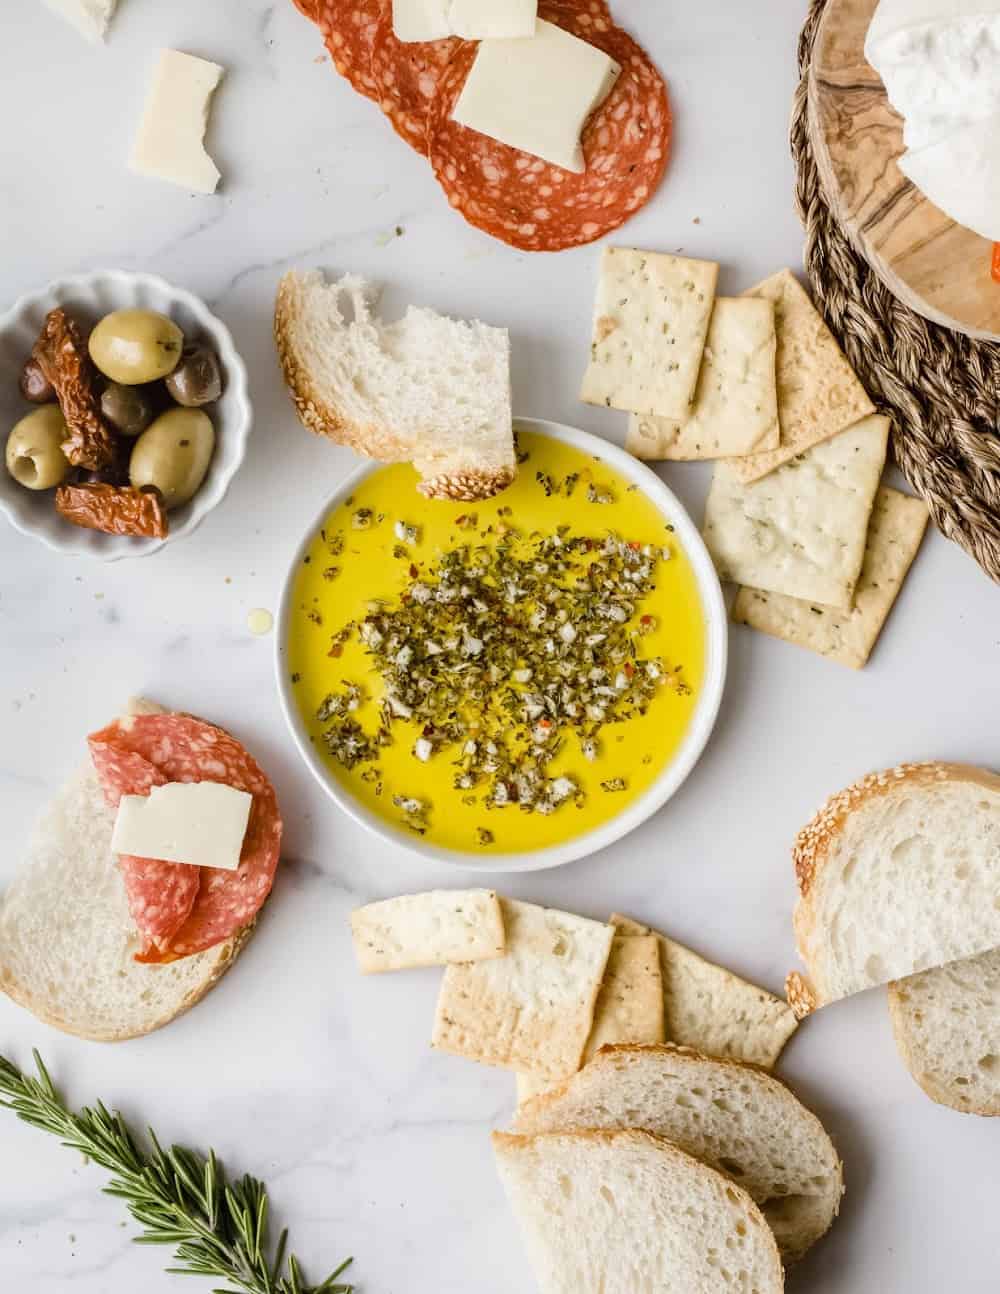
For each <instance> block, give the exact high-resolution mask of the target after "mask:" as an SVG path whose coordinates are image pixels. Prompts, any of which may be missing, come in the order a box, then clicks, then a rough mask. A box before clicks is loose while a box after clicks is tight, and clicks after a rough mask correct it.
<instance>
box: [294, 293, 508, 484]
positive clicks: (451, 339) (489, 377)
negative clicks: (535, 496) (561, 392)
mask: <svg viewBox="0 0 1000 1294" xmlns="http://www.w3.org/2000/svg"><path fill="white" fill-rule="evenodd" d="M376 295H377V294H376V292H375V290H374V289H373V288H372V286H371V285H370V284H368V283H366V282H365V280H364V279H361V278H358V277H357V276H356V275H353V274H348V275H345V276H344V277H343V278H341V279H339V280H338V281H337V282H335V283H327V282H326V281H325V279H324V277H323V275H322V274H321V273H320V272H319V271H317V270H313V271H311V272H309V273H306V274H300V273H297V272H296V271H294V270H293V271H291V272H290V273H288V274H286V275H285V276H284V278H283V279H282V280H281V283H280V285H279V287H278V297H277V302H276V304H275V312H274V337H275V342H276V344H277V348H278V359H279V361H280V363H281V369H282V372H283V374H284V378H285V383H286V385H287V386H288V390H289V392H290V394H291V397H292V400H293V401H294V403H295V407H296V409H297V411H298V414H299V418H300V419H301V421H302V423H303V424H304V425H305V426H306V427H307V428H308V429H309V430H310V431H314V432H316V433H317V435H320V436H328V437H329V438H330V439H331V440H335V441H336V442H337V444H338V445H349V446H350V447H351V448H352V449H354V450H356V451H357V453H359V454H364V455H365V456H366V457H368V458H379V459H383V460H384V461H385V462H388V463H407V462H412V463H413V465H414V467H415V468H416V469H417V471H418V472H419V473H420V475H421V477H422V478H423V479H422V481H421V483H420V485H419V486H418V489H419V490H420V492H421V493H422V494H425V495H426V496H427V497H428V498H431V499H467V500H475V499H488V498H491V497H492V496H493V495H494V494H499V492H500V491H501V490H503V489H506V487H507V486H508V485H510V483H511V481H513V479H514V475H515V472H516V470H517V466H516V459H515V453H514V433H513V423H512V419H511V397H510V340H509V337H508V335H507V330H506V329H505V328H491V327H489V326H488V325H486V324H483V323H479V322H478V321H476V322H473V323H467V322H465V321H463V320H459V319H449V318H447V317H446V316H444V315H439V314H435V312H434V311H433V310H426V309H422V308H419V307H415V306H410V308H409V309H408V310H407V312H406V314H405V315H404V316H403V318H402V319H399V320H397V321H396V322H395V323H391V324H386V323H384V322H383V321H382V320H381V319H380V318H379V317H378V315H377V314H375V313H374V306H375V298H376Z"/></svg>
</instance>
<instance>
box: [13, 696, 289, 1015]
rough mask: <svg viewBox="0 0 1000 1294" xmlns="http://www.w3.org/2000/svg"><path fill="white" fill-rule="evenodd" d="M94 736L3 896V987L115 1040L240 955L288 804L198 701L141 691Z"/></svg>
mask: <svg viewBox="0 0 1000 1294" xmlns="http://www.w3.org/2000/svg"><path fill="white" fill-rule="evenodd" d="M88 747H89V758H88V759H87V761H86V762H85V764H84V766H83V767H82V768H81V769H80V770H79V771H78V772H77V774H76V775H75V776H74V777H72V778H71V779H70V781H69V782H68V783H67V784H66V785H65V786H64V787H63V788H62V790H61V791H59V793H58V794H57V795H56V797H55V800H54V801H53V802H52V804H51V805H50V806H49V809H48V812H47V813H46V814H45V816H44V817H43V819H42V821H41V822H40V823H39V824H38V827H37V828H36V831H35V835H34V838H33V840H32V843H31V846H30V848H29V854H28V858H27V861H26V863H25V865H24V867H23V868H22V870H21V872H20V873H19V875H18V876H17V878H16V879H15V880H14V882H13V883H12V884H11V886H10V888H9V889H8V890H7V892H6V893H5V894H4V895H3V898H2V902H0V989H3V990H4V992H6V993H7V994H8V995H9V996H10V997H12V998H13V999H14V1000H15V1001H17V1002H19V1003H21V1005H23V1006H26V1007H27V1008H28V1009H29V1010H30V1011H32V1012H34V1014H35V1015H37V1016H38V1017H39V1018H40V1019H42V1020H44V1021H45V1022H46V1023H48V1024H51V1025H53V1026H55V1027H56V1028H57V1029H62V1030H63V1031H64V1032H66V1033H72V1034H76V1035H78V1036H80V1037H84V1038H91V1039H94V1040H95V1041H117V1040H120V1039H125V1038H134V1037H138V1036H140V1035H142V1034H147V1033H151V1032H152V1031H153V1030H154V1029H159V1028H161V1027H162V1026H163V1025H165V1024H168V1023H169V1022H170V1021H171V1020H173V1019H174V1018H175V1017H176V1016H178V1015H180V1014H181V1012H183V1011H186V1010H187V1009H188V1008H189V1007H191V1006H193V1005H194V1004H195V1003H196V1002H197V1001H199V999H200V998H202V997H203V996H204V995H205V993H207V992H208V990H209V989H210V988H212V986H213V985H214V984H215V983H216V982H217V981H218V980H219V979H220V977H221V976H222V975H223V974H224V973H225V972H226V970H228V968H229V967H230V966H231V965H232V963H233V961H234V960H235V958H236V956H237V954H238V953H239V952H240V950H241V949H242V947H243V945H244V944H245V943H246V941H247V939H248V937H249V935H250V934H251V932H252V930H253V927H254V923H255V921H256V917H257V913H258V912H259V911H260V909H261V906H262V905H263V903H264V901H265V899H266V898H267V896H268V894H269V893H270V890H271V885H272V883H273V880H274V873H275V869H276V868H277V865H278V858H279V854H280V847H281V815H280V813H279V811H278V802H277V799H276V797H275V794H274V788H273V787H272V786H271V783H270V782H269V781H268V779H267V777H266V776H265V774H264V773H263V772H262V771H261V769H260V767H259V766H258V764H257V763H256V761H255V760H254V759H253V758H252V757H251V756H250V755H249V754H248V753H247V751H246V750H245V749H244V748H243V746H242V745H241V744H240V743H239V742H238V741H237V740H236V739H235V738H234V737H232V736H230V734H229V733H227V732H224V731H223V730H222V729H221V728H217V727H215V726H214V725H213V724H210V723H206V722H205V721H204V720H201V719H196V718H194V717H193V716H191V715H187V714H174V713H170V712H168V711H166V710H163V709H162V708H161V707H160V706H157V705H153V704H152V703H150V702H146V701H137V702H133V703H131V704H130V705H129V707H128V708H127V711H126V713H125V714H124V715H123V716H122V717H121V718H119V719H115V720H114V721H113V722H112V723H110V724H108V725H107V726H106V727H105V728H103V729H101V731H100V732H96V733H94V734H92V735H91V737H90V738H89V739H88ZM185 859H187V860H188V861H184V860H185Z"/></svg>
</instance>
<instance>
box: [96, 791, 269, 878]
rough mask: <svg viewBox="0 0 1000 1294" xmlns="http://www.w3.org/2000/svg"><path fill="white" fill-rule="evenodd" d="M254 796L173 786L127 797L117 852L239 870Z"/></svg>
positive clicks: (121, 812)
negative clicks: (147, 793) (241, 851)
mask: <svg viewBox="0 0 1000 1294" xmlns="http://www.w3.org/2000/svg"><path fill="white" fill-rule="evenodd" d="M252 805H253V796H252V795H249V794H248V793H247V792H246V791H237V790H235V789H234V788H233V787H231V786H225V785H223V784H222V783H221V782H168V783H167V784H166V786H154V787H153V789H152V790H151V791H150V793H149V795H148V796H147V795H123V796H122V798H121V801H120V803H119V805H118V816H117V818H116V819H115V829H114V832H113V834H112V836H111V849H112V851H113V852H114V853H116V854H131V855H132V856H133V857H136V858H161V859H163V860H164V861H165V862H168V863H190V864H191V865H192V866H194V867H221V868H224V869H225V870H226V871H231V872H232V871H235V870H236V868H237V867H239V865H240V850H241V849H242V848H243V837H244V836H245V835H246V830H247V823H248V822H249V820H250V809H251V806H252Z"/></svg>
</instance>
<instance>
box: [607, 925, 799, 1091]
mask: <svg viewBox="0 0 1000 1294" xmlns="http://www.w3.org/2000/svg"><path fill="white" fill-rule="evenodd" d="M611 924H612V925H613V926H614V927H615V929H616V930H618V931H619V932H620V933H623V934H656V931H651V930H650V928H649V926H643V925H640V924H639V922H638V921H633V920H631V919H630V918H629V917H623V916H621V915H620V914H619V913H617V912H616V913H615V914H614V915H613V916H612V918H611ZM657 939H658V940H659V945H660V963H661V968H662V973H663V1006H664V1019H665V1025H666V1033H667V1041H668V1042H676V1043H679V1044H680V1045H681V1046H684V1047H694V1048H695V1049H696V1050H697V1051H700V1052H703V1053H704V1054H705V1055H706V1056H727V1057H731V1058H732V1059H733V1060H744V1061H749V1062H750V1063H751V1064H754V1065H761V1066H763V1068H765V1069H771V1068H773V1066H774V1064H775V1063H776V1061H777V1059H778V1057H779V1056H780V1055H781V1052H782V1049H783V1048H784V1046H785V1043H786V1042H787V1041H788V1039H789V1038H790V1037H791V1036H792V1034H793V1033H794V1032H795V1030H796V1029H797V1028H798V1021H797V1020H796V1018H795V1016H794V1014H793V1013H792V1009H791V1007H790V1006H789V1005H788V1003H787V1002H785V1000H784V999H783V998H779V997H775V996H774V994H773V993H768V991H767V990H766V989H763V988H758V987H757V985H756V984H749V983H747V981H746V980H743V979H740V977H739V976H738V975H734V974H733V973H732V971H728V970H726V969H725V968H724V967H722V966H716V965H715V964H714V963H712V962H709V961H706V960H705V959H704V958H703V957H699V956H698V954H697V953H694V952H692V951H691V949H690V948H685V947H684V945H683V944H679V943H675V942H674V940H673V939H668V938H667V936H666V935H660V934H657Z"/></svg>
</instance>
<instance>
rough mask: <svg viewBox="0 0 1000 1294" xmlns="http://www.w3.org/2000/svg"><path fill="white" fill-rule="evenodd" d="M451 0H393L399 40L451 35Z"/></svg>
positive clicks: (441, 37)
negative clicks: (449, 16) (449, 11)
mask: <svg viewBox="0 0 1000 1294" xmlns="http://www.w3.org/2000/svg"><path fill="white" fill-rule="evenodd" d="M450 7H451V6H450V4H449V0H392V30H393V31H394V32H395V34H396V39H397V40H402V41H416V40H444V39H445V38H446V37H448V36H450V35H451V22H450V21H449V18H448V10H449V8H450Z"/></svg>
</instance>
